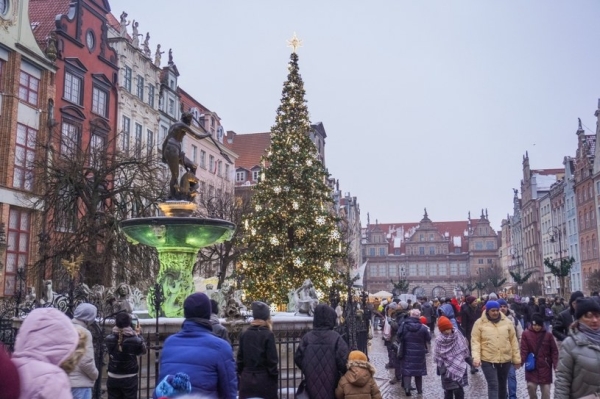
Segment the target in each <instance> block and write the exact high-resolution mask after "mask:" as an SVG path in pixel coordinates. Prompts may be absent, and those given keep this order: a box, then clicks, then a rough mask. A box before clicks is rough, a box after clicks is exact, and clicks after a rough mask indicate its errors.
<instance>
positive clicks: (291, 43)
mask: <svg viewBox="0 0 600 399" xmlns="http://www.w3.org/2000/svg"><path fill="white" fill-rule="evenodd" d="M287 43H288V47H291V48H292V51H293V52H294V53H295V52H296V50H297V49H299V48H300V47H302V40H300V39H298V36H296V32H294V36H293V37H292V38H291V39H290V40H288V41H287Z"/></svg>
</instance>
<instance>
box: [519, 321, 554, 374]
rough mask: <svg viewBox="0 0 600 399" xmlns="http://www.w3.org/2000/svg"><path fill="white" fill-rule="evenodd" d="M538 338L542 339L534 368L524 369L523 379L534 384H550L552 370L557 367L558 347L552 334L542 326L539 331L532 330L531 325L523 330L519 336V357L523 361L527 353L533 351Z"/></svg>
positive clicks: (536, 345)
mask: <svg viewBox="0 0 600 399" xmlns="http://www.w3.org/2000/svg"><path fill="white" fill-rule="evenodd" d="M542 337H543V338H542ZM540 339H543V341H542V343H541V345H540V349H539V351H538V353H537V356H536V359H535V370H533V371H525V380H526V381H527V382H533V383H535V384H552V370H553V369H555V368H556V367H558V347H557V346H556V341H554V337H553V336H552V334H550V333H549V332H546V330H545V329H544V328H542V330H541V331H539V332H536V331H533V329H532V327H529V328H528V329H527V330H526V331H524V332H523V335H522V336H521V359H523V363H525V359H527V354H528V353H529V352H532V353H535V350H536V349H537V347H538V342H539V340H540Z"/></svg>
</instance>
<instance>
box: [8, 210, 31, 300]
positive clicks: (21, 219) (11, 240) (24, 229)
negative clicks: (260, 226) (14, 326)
mask: <svg viewBox="0 0 600 399" xmlns="http://www.w3.org/2000/svg"><path fill="white" fill-rule="evenodd" d="M30 236H31V214H30V213H29V212H27V211H25V210H21V209H18V208H12V207H11V208H10V210H9V213H8V228H7V231H6V242H7V244H8V246H7V247H6V269H5V285H4V295H7V296H9V295H14V294H15V288H16V287H15V284H14V283H15V280H16V277H15V276H16V273H17V271H18V270H19V269H20V268H25V267H26V266H27V264H28V263H29V246H30V245H29V239H30Z"/></svg>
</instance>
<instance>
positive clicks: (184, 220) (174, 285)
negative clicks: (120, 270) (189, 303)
mask: <svg viewBox="0 0 600 399" xmlns="http://www.w3.org/2000/svg"><path fill="white" fill-rule="evenodd" d="M161 205H162V206H161V208H163V211H165V208H168V209H170V207H167V206H166V205H168V203H166V204H161ZM185 213H186V212H179V213H178V212H174V214H185ZM165 214H167V215H168V214H173V213H172V212H170V211H165ZM121 229H122V230H123V232H124V233H125V235H127V237H129V239H130V240H132V241H133V242H135V243H140V244H144V245H148V246H150V247H153V248H156V249H157V251H158V258H159V261H160V269H159V272H158V279H157V281H158V283H159V284H160V285H161V287H162V290H163V295H164V298H165V302H164V303H163V307H162V308H163V313H164V315H165V316H166V317H183V301H184V300H185V298H187V296H188V295H190V294H192V293H194V292H195V289H194V280H193V276H192V269H193V267H194V263H195V262H196V257H197V254H198V251H199V250H200V249H202V248H204V247H207V246H209V245H213V244H218V243H221V242H224V241H227V240H229V239H231V237H232V235H233V232H234V230H235V224H233V223H230V222H227V221H225V220H219V219H204V218H196V217H191V216H160V217H148V218H136V219H128V220H124V221H122V222H121ZM150 302H151V301H148V305H149V308H150V314H151V316H153V317H155V316H156V314H155V313H156V312H155V310H154V309H152V306H150V305H151V304H150Z"/></svg>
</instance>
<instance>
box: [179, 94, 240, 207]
mask: <svg viewBox="0 0 600 399" xmlns="http://www.w3.org/2000/svg"><path fill="white" fill-rule="evenodd" d="M178 92H179V95H180V101H181V104H182V108H183V110H184V112H191V113H192V115H194V119H193V120H192V129H193V130H194V131H195V132H196V133H197V136H203V135H206V134H210V136H208V137H206V138H204V139H201V140H199V139H198V138H197V137H192V136H190V135H186V136H185V138H184V140H183V148H184V151H185V154H186V156H187V157H188V158H189V159H191V160H192V161H193V162H194V163H195V164H196V165H198V169H197V171H196V176H197V177H198V179H199V180H200V189H199V191H200V198H199V200H200V202H201V203H205V204H206V203H208V202H210V201H211V199H212V198H216V199H221V198H224V197H223V194H229V195H231V196H233V194H234V189H235V182H234V170H235V163H236V160H237V158H238V155H237V154H236V153H235V152H234V151H233V150H232V149H231V148H228V147H227V146H226V145H225V144H224V143H223V126H222V125H221V119H220V118H219V117H218V115H217V114H216V113H215V112H211V111H210V110H208V108H206V107H205V106H203V105H202V104H201V103H200V102H198V101H197V100H195V99H194V98H193V97H192V96H191V95H190V94H188V93H187V92H186V91H185V90H183V89H182V88H179V89H178Z"/></svg>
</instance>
